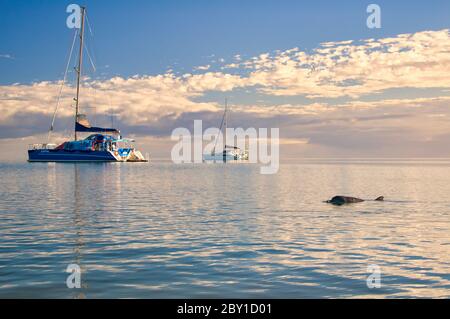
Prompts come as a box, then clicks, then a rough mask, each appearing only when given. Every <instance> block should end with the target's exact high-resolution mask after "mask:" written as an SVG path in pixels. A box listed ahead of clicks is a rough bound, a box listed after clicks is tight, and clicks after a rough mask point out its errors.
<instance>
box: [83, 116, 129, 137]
mask: <svg viewBox="0 0 450 319" xmlns="http://www.w3.org/2000/svg"><path fill="white" fill-rule="evenodd" d="M75 131H76V132H94V133H101V132H103V133H117V134H118V133H120V132H119V130H117V129H115V128H104V127H95V126H91V124H90V123H89V121H88V119H87V117H86V115H84V114H78V116H77V122H76V123H75Z"/></svg>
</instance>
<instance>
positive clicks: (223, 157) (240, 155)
mask: <svg viewBox="0 0 450 319" xmlns="http://www.w3.org/2000/svg"><path fill="white" fill-rule="evenodd" d="M227 112H228V101H227V99H225V111H224V113H223V118H222V123H221V124H220V129H219V130H220V131H221V132H222V135H223V145H224V147H223V149H222V150H218V149H217V141H218V138H216V144H215V145H214V149H213V150H212V152H211V153H209V154H208V153H206V154H203V161H205V162H230V161H246V160H248V152H246V151H243V150H241V149H240V148H239V147H237V146H231V145H227V137H226V132H227V125H228V123H227V120H228V118H227V115H228V114H227Z"/></svg>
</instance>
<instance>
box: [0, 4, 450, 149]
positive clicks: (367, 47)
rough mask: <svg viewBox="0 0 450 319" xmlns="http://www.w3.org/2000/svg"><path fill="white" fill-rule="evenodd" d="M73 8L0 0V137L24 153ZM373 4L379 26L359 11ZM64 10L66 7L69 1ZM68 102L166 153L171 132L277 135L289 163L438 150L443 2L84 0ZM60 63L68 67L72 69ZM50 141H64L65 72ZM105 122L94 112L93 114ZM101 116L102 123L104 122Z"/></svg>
mask: <svg viewBox="0 0 450 319" xmlns="http://www.w3.org/2000/svg"><path fill="white" fill-rule="evenodd" d="M73 2H75V1H55V0H45V1H37V0H35V1H26V0H21V1H12V0H0V4H1V10H0V30H2V31H1V33H0V143H2V144H4V143H8V145H9V146H8V147H12V148H16V149H17V152H11V153H12V154H19V155H20V156H23V155H24V154H25V152H24V150H23V145H26V144H27V143H35V142H42V141H43V139H45V138H46V136H47V135H46V133H47V131H48V127H49V123H50V121H51V118H52V114H53V110H54V108H55V105H56V103H55V102H56V98H57V96H58V92H59V88H60V85H59V83H57V81H58V80H61V79H62V77H63V72H64V68H65V65H66V62H67V54H68V51H69V48H70V44H71V41H72V37H73V32H74V31H73V30H70V29H68V28H67V26H66V18H67V16H68V13H66V7H67V6H68V5H69V4H71V3H73ZM374 2H375V3H376V4H378V5H379V6H380V7H381V24H382V27H381V29H369V28H368V27H367V25H366V20H367V17H368V15H369V14H368V13H367V12H366V8H367V6H368V5H369V4H371V3H374ZM75 3H76V2H75ZM78 4H81V5H85V6H87V8H88V17H89V21H90V25H91V27H92V33H93V36H92V35H91V34H90V32H89V28H87V33H86V44H87V46H88V48H89V51H90V52H91V55H92V56H93V59H94V60H95V65H96V67H97V71H96V72H95V73H93V72H92V71H91V70H90V69H91V68H90V66H89V61H88V59H86V60H85V64H84V72H83V74H84V75H88V76H90V78H84V80H83V89H82V92H81V97H80V108H81V110H82V111H83V112H85V113H86V114H87V115H88V117H90V118H91V122H93V124H95V125H99V126H101V125H110V117H109V114H110V112H111V110H114V114H115V115H116V121H115V124H117V126H118V128H119V129H121V131H122V132H123V133H124V134H125V135H131V136H133V137H137V139H138V140H139V141H143V142H142V143H143V145H141V146H143V147H144V149H146V150H148V151H149V152H150V153H153V154H154V152H155V151H158V152H159V155H160V156H161V157H167V156H168V154H170V149H171V147H172V146H173V142H172V141H171V140H170V134H171V132H172V130H173V129H175V128H177V127H186V128H189V127H191V126H192V123H193V121H194V120H195V119H202V120H203V121H204V127H205V128H206V127H211V126H217V125H219V124H220V123H218V122H219V121H220V118H221V112H222V111H223V102H224V98H225V97H227V98H228V101H229V105H230V106H231V109H232V114H231V115H230V125H232V126H234V127H244V128H246V127H255V128H260V127H265V128H271V127H279V128H280V137H281V139H282V153H283V154H287V153H289V154H291V155H292V156H319V157H322V156H325V157H326V156H338V157H340V156H356V157H358V156H363V157H365V156H374V157H379V156H387V157H396V156H400V157H404V156H415V157H418V156H419V157H421V156H425V157H430V156H431V157H433V156H450V148H449V147H447V146H446V145H447V144H448V140H450V108H449V105H450V76H449V74H450V32H449V29H450V1H448V0H446V1H444V0H435V1H430V2H427V1H406V0H402V1H384V0H383V1H378V0H373V1H356V0H354V1H324V0H316V1H299V0H297V1H290V0H284V1H275V0H272V1H268V0H246V1H243V0H241V1H235V0H184V1H170V0H165V1H144V0H140V1H138V0H135V1H133V0H130V1H114V0H110V1H99V0H95V1H91V0H86V1H84V2H83V3H78ZM74 65H75V61H72V63H71V65H70V66H72V67H73V66H74ZM68 80H69V81H68V85H67V86H66V88H65V90H64V93H63V95H62V97H61V103H60V104H61V105H60V108H59V111H58V117H57V121H56V126H55V127H56V131H57V132H56V133H55V134H54V136H55V141H54V142H55V143H56V142H58V143H59V142H61V141H64V140H66V139H67V138H69V137H70V134H71V133H73V118H74V117H73V112H74V106H73V97H74V87H73V83H74V72H73V71H72V72H71V74H69V78H68ZM102 116H103V117H102ZM102 118H103V122H102Z"/></svg>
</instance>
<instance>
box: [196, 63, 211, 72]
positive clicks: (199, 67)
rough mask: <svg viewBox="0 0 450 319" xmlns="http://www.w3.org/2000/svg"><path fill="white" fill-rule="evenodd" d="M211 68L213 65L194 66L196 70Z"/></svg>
mask: <svg viewBox="0 0 450 319" xmlns="http://www.w3.org/2000/svg"><path fill="white" fill-rule="evenodd" d="M210 68H211V65H210V64H208V65H201V66H197V67H195V68H194V71H207V70H209V69H210Z"/></svg>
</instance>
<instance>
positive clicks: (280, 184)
mask: <svg viewBox="0 0 450 319" xmlns="http://www.w3.org/2000/svg"><path fill="white" fill-rule="evenodd" d="M0 179H1V184H0V194H1V199H0V298H8V297H19V298H32V297H37V298H82V297H86V298H108V297H113V298H116V297H117V298H122V297H124V298H128V297H131V298H188V297H199V298H202V297H206V298H214V297H234V298H244V297H245V298H247V297H248V298H253V297H255V298H265V297H268V298H284V297H286V298H327V297H328V298H329V297H344V298H348V297H447V298H448V297H450V196H449V195H450V161H445V160H440V161H439V160H435V161H420V160H416V161H367V160H353V161H347V160H346V161H339V160H335V161H331V160H329V161H320V160H309V161H303V162H302V163H299V164H283V165H281V167H280V171H279V173H278V174H276V175H260V174H259V167H258V166H256V165H249V164H227V165H223V164H222V165H221V164H215V165H206V164H205V165H181V166H180V165H174V164H172V163H164V162H161V163H151V164H132V163H128V164H38V163H35V164H28V163H17V164H7V163H4V164H0ZM336 194H342V195H353V196H358V197H362V198H367V199H373V198H375V197H377V196H380V195H384V196H385V197H386V201H385V202H371V201H369V202H364V203H361V204H355V205H351V206H345V207H334V206H331V205H328V204H325V203H323V201H324V200H326V199H328V198H330V197H331V196H333V195H336ZM73 263H76V264H79V265H80V266H81V269H82V276H81V281H82V288H81V289H68V288H67V286H66V278H67V276H68V274H67V273H66V272H65V270H66V267H67V266H68V265H69V264H73ZM370 264H376V265H378V266H379V267H380V269H381V288H379V289H369V288H368V287H367V285H366V278H367V276H368V275H369V273H368V271H367V267H368V265H370Z"/></svg>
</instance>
